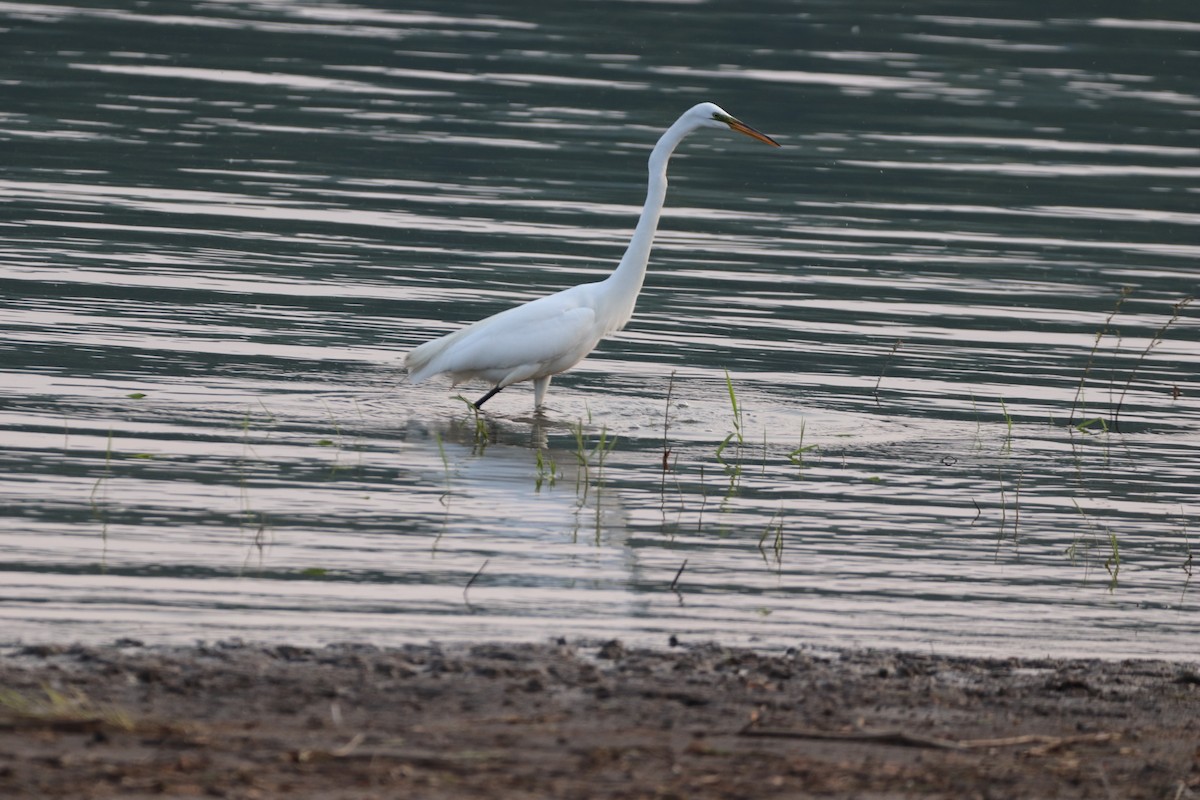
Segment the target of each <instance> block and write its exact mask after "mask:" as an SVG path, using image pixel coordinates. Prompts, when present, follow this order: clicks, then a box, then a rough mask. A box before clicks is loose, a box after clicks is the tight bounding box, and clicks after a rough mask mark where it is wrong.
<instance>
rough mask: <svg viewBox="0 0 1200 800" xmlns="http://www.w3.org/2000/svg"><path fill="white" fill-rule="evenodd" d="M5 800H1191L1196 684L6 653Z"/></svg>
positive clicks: (892, 660) (412, 652)
mask: <svg viewBox="0 0 1200 800" xmlns="http://www.w3.org/2000/svg"><path fill="white" fill-rule="evenodd" d="M0 796H3V797H6V798H35V797H36V798H101V797H119V798H143V797H147V798H148V797H158V798H161V797H196V796H209V797H228V798H244V800H255V799H256V798H273V797H284V796H286V797H288V798H313V799H314V800H315V799H316V798H322V799H324V798H347V799H348V800H365V799H366V798H385V797H395V796H414V797H422V798H435V799H440V798H474V797H480V798H482V797H506V798H508V797H518V798H520V797H572V798H576V797H579V798H582V797H594V798H630V797H679V798H710V797H711V798H719V797H720V798H724V797H818V796H819V797H846V798H851V797H855V798H858V797H872V798H873V797H878V798H890V797H930V798H933V797H938V798H942V797H944V798H965V797H1046V796H1053V797H1062V798H1074V797H1079V798H1084V797H1096V796H1102V797H1107V796H1114V797H1128V798H1140V797H1146V798H1163V797H1170V798H1185V797H1197V796H1200V662H1175V661H1161V660H1153V659H1147V660H1123V661H1113V660H1101V659H1060V658H1042V657H1037V658H1025V659H1016V658H986V657H985V658H978V657H968V656H950V655H947V656H938V655H931V654H920V653H912V652H902V651H883V650H826V649H821V650H812V651H809V650H803V649H802V650H791V651H788V652H786V653H774V652H772V653H763V652H759V651H755V650H753V649H747V648H727V647H722V646H720V645H717V644H712V643H709V644H696V645H680V646H677V647H671V648H667V649H651V648H634V647H626V646H625V645H623V644H622V643H620V642H619V641H616V640H613V641H608V642H586V641H585V642H565V641H563V640H557V641H554V642H545V643H538V644H529V643H525V644H511V643H478V644H473V645H472V644H452V645H436V644H429V645H401V646H395V647H376V646H373V645H370V644H336V645H329V646H325V647H298V646H292V645H259V644H253V643H247V642H243V641H236V640H235V641H228V642H217V643H213V644H197V645H191V646H178V645H150V646H146V645H143V644H142V643H140V642H137V641H135V640H123V641H120V642H116V643H113V644H109V645H99V646H92V645H44V644H35V645H8V646H4V647H3V648H0Z"/></svg>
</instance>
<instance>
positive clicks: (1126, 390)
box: [1112, 297, 1193, 431]
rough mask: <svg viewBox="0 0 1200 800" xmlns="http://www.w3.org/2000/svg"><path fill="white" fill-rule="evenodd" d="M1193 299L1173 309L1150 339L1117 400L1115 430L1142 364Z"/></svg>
mask: <svg viewBox="0 0 1200 800" xmlns="http://www.w3.org/2000/svg"><path fill="white" fill-rule="evenodd" d="M1192 300H1193V298H1191V297H1185V298H1183V299H1182V300H1180V301H1179V302H1178V303H1176V304H1175V305H1174V306H1172V307H1171V318H1170V319H1168V320H1167V321H1166V322H1164V323H1163V324H1162V327H1160V328H1159V329H1158V330H1157V331H1155V333H1154V336H1153V337H1152V338H1151V339H1150V343H1149V344H1148V345H1146V349H1145V350H1143V351H1142V354H1141V355H1140V356H1138V360H1137V361H1136V362H1135V363H1134V365H1133V369H1132V370H1130V371H1129V378H1128V379H1126V381H1125V386H1124V388H1123V389H1121V396H1120V397H1119V398H1118V399H1117V407H1116V409H1115V410H1114V411H1113V416H1112V427H1113V430H1114V431H1115V430H1118V429H1119V428H1120V425H1121V406H1123V405H1125V395H1126V394H1128V393H1129V387H1130V386H1131V385H1132V384H1133V379H1134V377H1136V376H1137V373H1138V370H1139V369H1141V367H1142V362H1143V361H1145V360H1146V356H1148V355H1150V351H1151V350H1153V349H1154V348H1155V347H1158V346H1159V345H1160V344H1162V341H1163V338H1164V337H1165V336H1166V334H1167V328H1169V327H1171V326H1172V325H1174V324H1175V323H1176V322H1177V321H1178V320H1179V317H1180V315H1181V314H1183V312H1184V310H1185V309H1186V308H1187V307H1188V306H1189V305H1191V303H1192Z"/></svg>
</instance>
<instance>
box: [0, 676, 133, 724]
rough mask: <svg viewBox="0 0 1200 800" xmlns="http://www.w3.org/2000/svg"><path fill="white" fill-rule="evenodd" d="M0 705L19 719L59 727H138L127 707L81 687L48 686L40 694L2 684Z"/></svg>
mask: <svg viewBox="0 0 1200 800" xmlns="http://www.w3.org/2000/svg"><path fill="white" fill-rule="evenodd" d="M0 708H4V709H6V710H8V712H9V713H11V714H12V715H13V716H15V717H17V718H18V719H22V720H26V721H29V722H38V723H43V724H47V725H52V726H55V727H62V726H67V727H72V728H75V727H98V728H108V729H115V730H119V731H126V732H128V731H133V730H135V728H136V727H137V726H136V725H135V723H134V720H133V717H132V716H131V715H130V714H129V713H128V712H127V711H125V710H124V709H122V708H120V707H119V706H116V705H113V704H111V703H98V702H96V701H94V700H92V699H91V698H89V697H88V696H87V695H85V694H84V693H83V692H82V691H80V690H79V689H76V690H74V691H71V692H60V691H58V690H56V689H52V688H50V687H49V686H44V687H42V694H41V695H36V694H27V693H25V692H19V691H16V690H13V689H4V688H0Z"/></svg>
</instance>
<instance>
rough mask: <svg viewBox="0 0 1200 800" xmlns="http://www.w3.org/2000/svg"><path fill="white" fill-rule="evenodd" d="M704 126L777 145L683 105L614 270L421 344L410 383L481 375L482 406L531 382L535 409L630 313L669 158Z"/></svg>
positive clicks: (656, 154)
mask: <svg viewBox="0 0 1200 800" xmlns="http://www.w3.org/2000/svg"><path fill="white" fill-rule="evenodd" d="M705 127H707V128H728V129H730V130H734V131H737V132H739V133H744V134H746V135H747V136H752V137H753V138H755V139H758V140H759V141H762V142H766V143H767V144H771V145H774V146H776V147H778V146H779V143H778V142H776V141H775V140H774V139H772V138H771V137H769V136H767V135H765V134H763V133H759V132H758V131H756V130H754V129H753V128H751V127H750V126H748V125H746V124H745V123H743V122H741V121H739V120H737V119H735V118H734V117H732V116H730V115H729V114H727V113H726V112H725V111H723V110H722V109H721V108H720V107H718V106H716V105H714V104H712V103H700V104H699V105H697V106H693V107H692V108H690V109H688V110H687V111H686V112H684V114H683V116H681V117H680V118H679V119H678V120H676V122H675V124H674V125H672V126H671V127H670V128H668V129H667V130H666V132H665V133H663V135H662V137H661V138H659V140H658V144H657V145H655V147H654V150H653V151H652V152H651V153H650V161H649V170H650V177H649V183H648V186H647V191H646V204H645V206H644V207H643V208H642V215H641V217H640V218H639V219H638V224H637V228H636V229H635V230H634V233H633V238H632V239H631V240H630V242H629V247H628V248H627V249H626V251H625V255H624V256H623V257H622V258H621V263H620V264H618V265H617V268H616V270H614V271H613V273H612V275H610V276H608V277H607V278H605V279H604V280H602V281H598V282H596V283H585V284H581V285H579V286H572V287H571V288H569V289H564V290H563V291H561V292H557V293H555V294H552V295H548V296H546V297H539V298H538V299H536V300H532V301H530V302H528V303H525V304H524V305H520V306H516V307H515V308H510V309H508V310H507V311H501V312H500V313H499V314H494V315H493V316H490V317H488V318H486V319H482V320H480V321H479V322H476V323H473V324H471V325H468V326H467V327H465V328H463V329H461V330H458V331H455V332H454V333H451V334H448V335H446V336H443V337H441V338H440V339H434V340H433V341H430V342H426V343H425V344H422V345H420V346H419V347H417V348H415V349H414V350H412V351H411V352H410V353H409V354H408V356H407V357H406V358H405V360H404V364H405V366H406V367H407V368H408V379H409V382H411V383H420V382H421V381H423V380H425V379H427V378H431V377H433V376H435V375H447V376H449V377H450V379H451V381H452V382H453V383H454V384H459V383H462V382H464V381H467V380H471V379H473V378H479V379H482V380H485V381H487V382H488V383H491V384H492V386H493V388H492V390H491V391H490V392H488V393H487V394H486V395H484V396H483V397H482V398H480V399H479V400H478V401H476V403H475V406H476V407H479V406H481V405H483V403H484V402H486V401H487V400H488V399H489V398H491V396H492V395H494V394H495V393H496V392H498V391H500V390H501V389H503V388H504V387H506V386H511V385H512V384H514V383H521V382H523V381H533V388H534V408H535V409H540V408H541V407H542V402H543V400H544V398H545V395H546V389H547V388H548V387H549V386H550V379H551V378H552V377H553V376H554V375H557V374H558V373H560V372H565V371H566V370H568V369H570V368H571V367H573V366H575V365H576V364H578V363H579V362H580V361H582V360H583V359H584V358H585V357H586V356H587V354H588V353H590V352H591V351H592V350H593V349H594V348H595V347H596V345H597V344H598V343H599V341H600V340H601V339H602V338H604V337H605V336H607V335H609V334H611V333H614V332H616V331H619V330H620V329H621V328H623V327H625V323H626V322H628V321H629V318H630V317H631V316H632V315H633V307H634V303H635V302H636V301H637V296H638V293H639V292H640V291H641V289H642V281H643V279H644V278H645V277H646V264H647V263H648V262H649V259H650V246H651V244H652V243H653V241H654V233H655V231H656V230H657V229H658V219H659V217H660V216H661V214H662V208H663V202H664V200H665V199H666V194H667V162H668V161H669V160H670V158H671V154H672V153H673V152H674V151H675V147H676V145H678V144H679V142H680V141H682V140H683V138H684V137H685V136H687V135H688V134H689V133H691V132H692V131H694V130H696V129H697V128H705Z"/></svg>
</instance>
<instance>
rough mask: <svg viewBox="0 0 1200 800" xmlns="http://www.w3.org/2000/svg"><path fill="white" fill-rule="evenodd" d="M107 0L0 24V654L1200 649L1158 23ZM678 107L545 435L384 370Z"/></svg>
mask: <svg viewBox="0 0 1200 800" xmlns="http://www.w3.org/2000/svg"><path fill="white" fill-rule="evenodd" d="M138 8H139V10H138V11H130V10H124V9H119V8H114V9H105V8H99V7H96V6H91V5H89V6H71V5H64V4H55V5H43V4H38V3H0V35H3V37H4V39H5V47H4V48H3V49H0V80H2V82H3V88H4V93H5V96H6V98H7V100H6V102H5V103H4V105H3V108H2V109H0V142H2V143H3V149H4V153H5V163H6V169H5V170H4V172H3V175H0V202H2V203H3V214H2V215H0V233H2V238H0V322H2V324H0V353H2V355H3V357H2V359H0V437H2V438H3V449H2V450H0V458H2V459H3V468H4V469H3V476H2V477H0V498H2V501H3V513H2V516H0V546H2V547H3V553H4V556H3V559H2V561H0V575H2V576H3V577H2V578H0V619H2V620H3V625H4V630H5V634H4V637H3V638H4V639H6V640H24V641H37V640H52V639H84V640H103V639H110V638H113V637H117V636H136V637H139V638H143V639H146V640H152V641H190V640H192V639H196V638H210V639H211V638H220V637H226V636H235V635H237V636H243V637H246V638H253V639H265V640H289V641H299V642H321V641H329V640H335V639H344V638H369V639H371V640H373V641H376V642H378V643H381V644H385V643H396V642H400V641H408V640H424V639H429V638H435V639H439V640H452V639H465V638H489V639H513V638H544V637H547V636H559V635H561V636H568V637H573V636H619V637H621V638H623V639H626V640H631V641H637V642H643V643H657V644H664V643H665V642H666V641H667V637H668V636H670V635H675V636H677V637H679V638H681V639H684V640H689V639H690V640H695V639H717V640H720V641H722V642H725V643H728V644H755V645H758V646H763V647H782V646H788V645H806V644H811V645H831V644H833V645H841V644H856V645H879V646H892V647H919V648H922V649H925V648H932V649H935V650H938V651H942V652H975V653H990V654H1021V653H1039V654H1040V653H1053V654H1080V653H1085V654H1091V655H1103V656H1113V657H1115V656H1131V655H1154V656H1165V657H1171V658H1188V657H1194V656H1195V642H1196V641H1197V639H1196V636H1197V634H1198V633H1200V617H1198V616H1197V597H1196V587H1195V586H1194V585H1193V582H1192V578H1191V576H1192V570H1193V566H1194V565H1193V561H1192V559H1191V554H1192V547H1193V542H1195V545H1196V546H1197V547H1200V524H1198V523H1197V521H1196V512H1197V494H1198V492H1197V488H1196V484H1197V471H1198V469H1197V468H1198V466H1200V459H1198V457H1197V452H1198V451H1197V445H1198V444H1200V401H1198V400H1197V397H1198V396H1200V379H1198V366H1200V346H1198V343H1200V331H1198V326H1197V312H1196V307H1194V306H1192V305H1189V304H1187V303H1186V299H1187V298H1189V297H1190V296H1191V295H1192V294H1194V293H1195V292H1196V287H1197V273H1198V270H1197V267H1196V264H1197V263H1198V261H1197V258H1198V257H1200V240H1198V239H1197V236H1196V230H1197V222H1200V212H1198V210H1197V209H1200V205H1198V204H1197V190H1196V188H1195V187H1196V186H1197V177H1200V144H1197V143H1198V142H1200V138H1198V137H1197V133H1198V129H1200V87H1198V85H1197V83H1196V80H1195V75H1196V74H1197V66H1198V64H1197V59H1198V57H1200V25H1197V24H1196V23H1195V22H1193V21H1191V20H1192V19H1193V18H1194V12H1193V9H1192V7H1191V5H1190V4H1187V3H1183V2H1176V3H1158V4H1155V5H1154V6H1153V17H1152V18H1142V12H1141V11H1137V12H1135V11H1131V10H1130V7H1128V6H1126V5H1121V6H1116V5H1115V4H1100V5H1095V6H1088V7H1086V8H1084V7H1081V8H1078V9H1073V10H1071V11H1070V13H1071V14H1073V15H1075V16H1070V17H1065V16H1054V17H1046V16H1044V8H1043V7H1042V6H1041V5H1035V4H1033V3H1010V4H1007V5H1005V6H1003V7H1002V8H1001V7H998V8H997V9H996V10H995V13H997V14H1001V15H1003V17H1004V18H978V17H974V16H968V15H967V12H966V11H964V9H965V8H966V7H965V6H963V5H962V4H951V3H927V4H922V5H921V6H920V8H921V9H922V13H921V14H919V15H913V14H911V13H907V12H900V11H897V10H896V9H897V7H896V6H895V5H894V4H887V3H870V2H863V3H850V4H844V3H843V4H794V3H783V2H739V3H736V4H735V3H732V2H714V3H697V4H644V5H643V4H633V3H628V4H619V5H618V6H615V7H614V6H611V5H608V4H596V5H594V6H587V5H584V6H579V5H577V4H570V5H569V6H563V7H562V8H561V9H548V8H546V7H545V6H544V5H542V4H532V3H528V4H508V5H506V6H504V7H502V8H501V7H496V6H491V5H483V4H478V5H475V4H456V5H454V6H452V7H451V9H450V10H448V9H447V6H446V5H445V4H433V3H429V4H427V6H426V7H425V8H424V9H422V8H420V7H419V6H410V8H411V9H412V10H409V11H405V12H396V11H391V10H386V9H383V8H374V7H369V6H362V5H339V4H333V3H308V4H296V3H279V2H257V3H256V2H246V3H238V2H197V3H194V4H193V3H181V2H161V3H155V4H151V5H147V6H139V7H138ZM971 13H973V12H971ZM700 100H713V101H715V102H718V103H720V104H722V105H723V106H724V107H725V108H727V109H728V110H729V111H731V112H732V113H734V114H736V115H738V116H740V117H742V118H743V119H745V120H746V121H748V122H749V123H750V124H752V125H754V126H756V127H758V128H760V129H762V130H764V131H766V132H768V133H770V134H771V135H773V136H775V137H776V138H778V139H779V140H780V141H781V142H782V143H783V144H784V147H783V148H781V149H779V150H773V149H771V148H766V147H762V146H761V145H758V144H756V143H754V142H752V141H750V140H748V139H744V138H742V137H736V138H735V137H733V136H729V135H722V134H720V133H718V132H711V131H703V132H700V133H697V134H695V135H693V136H692V137H691V138H689V139H688V140H687V141H686V142H685V143H684V144H683V145H682V147H681V148H680V150H679V152H678V153H677V155H676V157H675V159H674V160H673V162H672V170H671V178H672V182H671V190H670V192H669V195H668V201H667V210H666V213H665V215H664V218H663V222H662V225H661V227H660V234H659V238H658V240H657V244H656V247H655V252H654V256H653V259H652V263H651V269H650V274H649V276H648V278H647V282H646V288H645V290H644V292H643V294H642V297H641V299H640V301H639V305H638V310H637V313H636V315H635V317H634V320H633V321H632V323H631V324H630V326H629V328H628V329H627V330H626V331H625V332H623V333H622V334H620V335H619V336H618V337H617V338H615V339H613V340H610V341H608V342H605V343H604V344H602V345H601V347H600V348H599V350H598V351H597V352H596V353H595V354H594V355H593V356H592V357H591V358H589V359H588V360H587V361H585V362H584V363H583V364H582V365H580V366H579V367H578V368H576V369H575V370H573V371H572V372H570V373H568V374H567V375H564V376H561V377H560V378H558V379H557V380H556V381H555V384H554V386H553V387H552V389H551V393H550V409H549V412H548V413H547V414H546V415H545V417H543V418H535V417H533V416H532V414H531V408H532V392H531V391H529V390H528V388H527V387H522V388H513V389H510V390H508V391H506V392H504V393H502V394H500V395H498V396H497V397H496V398H495V399H494V400H492V401H491V403H490V404H489V405H488V407H487V408H488V413H487V414H485V415H483V417H482V418H481V419H480V420H478V421H477V420H476V418H475V417H474V416H473V415H472V414H470V413H468V412H467V410H466V408H465V406H464V405H463V403H462V402H461V401H458V400H455V399H453V395H454V394H455V393H456V391H457V390H449V389H448V387H447V386H446V385H445V384H444V383H437V382H434V383H430V384H423V385H421V386H418V387H411V386H408V385H406V384H404V383H403V372H402V369H401V367H400V363H401V358H402V356H403V353H404V352H406V351H407V350H409V349H410V348H411V347H413V346H414V345H416V344H418V343H420V342H422V341H424V340H426V339H428V338H431V337H433V336H436V335H439V334H441V333H444V332H446V331H450V330H453V329H454V328H456V327H457V326H459V325H461V324H463V323H466V322H469V321H472V320H474V319H477V318H480V317H482V316H484V315H486V314H488V313H492V312H494V311H498V310H500V309H502V308H505V307H508V306H509V305H512V304H513V303H516V302H520V301H524V300H528V299H530V298H533V297H536V296H539V295H541V294H543V293H546V292H548V291H551V290H554V289H558V288H562V287H565V286H568V285H571V284H574V283H578V282H582V281H587V280H594V279H597V278H598V277H602V276H603V275H604V274H606V273H607V271H608V270H610V269H611V268H612V266H613V265H614V264H615V262H616V260H617V259H618V258H619V257H620V255H621V252H622V250H623V248H624V244H625V242H626V241H627V238H628V235H629V233H630V231H631V230H632V226H633V223H634V220H635V218H636V215H637V213H638V211H639V209H640V205H641V202H642V199H643V197H644V189H645V157H646V155H647V154H648V152H649V148H650V147H651V146H652V145H653V143H654V141H655V139H656V138H657V136H658V133H659V132H660V131H661V130H662V129H663V128H665V127H666V126H667V125H668V124H670V122H671V121H672V120H673V119H674V118H675V117H676V116H677V115H678V114H679V113H680V112H682V111H683V110H684V109H686V108H687V107H688V106H690V105H691V104H692V103H694V102H697V101H700ZM1123 290H1126V291H1127V296H1124V295H1123V294H1122V292H1123ZM727 375H728V381H729V382H728V383H727V377H726V376H727ZM730 386H732V387H733V391H734V395H735V397H736V400H737V404H738V409H739V413H740V417H739V416H735V414H734V411H733V409H732V408H731V403H730V389H729V387H730ZM483 388H484V387H477V386H470V387H466V389H467V390H469V391H468V392H467V393H468V394H469V395H470V396H472V397H474V396H475V394H474V393H476V392H480V393H481V392H482V390H483ZM735 420H736V422H735ZM1076 426H1078V427H1076ZM739 433H740V443H739V436H738V434H739ZM664 463H665V464H666V465H667V467H668V469H667V471H666V472H665V473H664V470H663V465H664ZM468 585H469V587H468Z"/></svg>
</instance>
